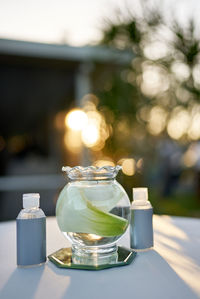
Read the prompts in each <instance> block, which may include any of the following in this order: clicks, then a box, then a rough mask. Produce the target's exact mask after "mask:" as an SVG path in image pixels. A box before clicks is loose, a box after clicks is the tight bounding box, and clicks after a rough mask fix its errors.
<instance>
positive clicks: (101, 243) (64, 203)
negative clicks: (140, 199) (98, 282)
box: [56, 166, 130, 257]
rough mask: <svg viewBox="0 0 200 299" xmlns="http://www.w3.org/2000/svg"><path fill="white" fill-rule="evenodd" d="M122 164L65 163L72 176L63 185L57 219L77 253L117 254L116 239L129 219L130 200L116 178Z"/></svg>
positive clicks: (126, 225) (119, 236) (65, 168)
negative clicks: (71, 165) (112, 165)
mask: <svg viewBox="0 0 200 299" xmlns="http://www.w3.org/2000/svg"><path fill="white" fill-rule="evenodd" d="M120 169H121V166H116V167H111V166H104V167H94V166H89V167H81V166H76V167H73V168H71V167H63V168H62V171H64V172H65V173H66V175H67V177H68V179H69V182H68V184H67V185H66V186H65V187H64V188H63V189H62V191H61V193H60V195H59V197H58V201H57V205H56V219H57V223H58V226H59V228H60V230H61V232H62V233H63V234H64V236H65V237H67V238H68V239H69V240H70V242H71V243H72V253H73V254H74V255H75V256H85V255H86V256H95V255H98V256H102V257H103V256H106V255H111V254H115V253H116V250H117V247H116V242H117V241H118V240H119V239H120V238H121V236H122V235H123V234H124V233H125V231H126V229H127V227H128V225H129V221H130V201H129V198H128V195H127V194H126V192H125V190H124V189H123V187H122V186H121V185H120V184H119V183H118V182H117V181H116V179H115V178H116V176H117V174H118V171H119V170H120Z"/></svg>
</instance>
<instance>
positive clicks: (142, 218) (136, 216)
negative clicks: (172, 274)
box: [130, 188, 153, 250]
mask: <svg viewBox="0 0 200 299" xmlns="http://www.w3.org/2000/svg"><path fill="white" fill-rule="evenodd" d="M152 217H153V208H152V205H151V203H150V202H149V201H148V189H147V188H133V202H132V205H131V225H130V243H131V244H130V245H131V248H133V249H136V250H147V249H150V248H152V247H153V224H152Z"/></svg>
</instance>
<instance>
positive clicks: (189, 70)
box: [0, 0, 200, 220]
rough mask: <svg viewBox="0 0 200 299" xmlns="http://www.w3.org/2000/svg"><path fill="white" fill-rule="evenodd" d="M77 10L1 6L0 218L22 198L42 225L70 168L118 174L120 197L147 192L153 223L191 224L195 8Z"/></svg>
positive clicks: (195, 200)
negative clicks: (29, 199) (116, 168)
mask: <svg viewBox="0 0 200 299" xmlns="http://www.w3.org/2000/svg"><path fill="white" fill-rule="evenodd" d="M77 2H78V3H77ZM81 3H82V2H79V1H73V3H68V6H66V5H67V4H66V3H65V2H64V1H61V0H60V1H59V3H57V4H55V6H52V4H49V3H47V2H46V0H43V1H42V2H37V1H36V2H35V3H34V5H32V6H31V7H30V6H29V5H28V4H25V3H24V1H23V0H20V4H19V3H18V4H17V6H16V7H13V5H14V4H13V3H11V2H10V1H7V2H5V3H4V4H3V3H2V4H0V6H2V7H1V8H2V9H0V25H1V26H0V36H1V37H2V38H1V39H0V220H6V219H14V218H15V217H16V215H17V214H18V211H19V210H20V208H21V196H22V193H23V192H40V194H41V206H42V208H43V209H44V211H45V212H46V214H47V215H53V214H54V211H55V203H56V199H57V194H58V192H59V190H60V188H62V186H63V185H64V184H65V182H66V181H65V179H64V178H63V176H62V175H61V167H62V166H63V165H70V166H75V165H78V164H81V165H89V164H93V165H97V166H102V165H116V164H120V165H122V172H121V174H120V175H119V180H120V182H121V183H122V185H123V186H124V187H125V189H126V191H127V192H128V194H129V197H130V199H131V189H132V187H136V186H147V187H149V189H150V200H151V201H152V204H153V205H154V210H155V212H156V213H164V214H173V215H185V216H196V217H199V215H200V41H199V29H200V24H199V21H198V20H199V17H198V10H197V9H196V10H195V12H194V7H198V5H199V4H198V1H195V0H194V1H191V2H190V4H188V2H187V1H182V2H181V3H180V2H177V3H176V4H175V3H172V1H162V5H161V3H160V2H159V1H144V0H138V1H136V0H135V1H134V5H133V1H127V2H126V5H125V4H122V3H121V2H120V1H107V2H106V3H105V1H104V0H98V1H97V2H95V5H94V3H93V2H92V1H90V0H87V1H84V6H83V4H81ZM92 3H93V4H92ZM105 4H107V5H105ZM20 5H21V6H22V7H23V9H20ZM11 7H12V9H10V8H11ZM105 7H106V8H105ZM88 11H89V12H90V13H89V14H88ZM172 11H176V12H177V14H171V13H170V12H172ZM25 12H26V13H25ZM111 12H112V13H111ZM13 13H14V14H13ZM16 16H17V17H16ZM36 16H37V18H36ZM86 16H88V18H87V17H86ZM94 20H97V22H96V23H94ZM84 21H85V22H87V26H88V27H87V28H89V30H88V32H87V30H86V27H84V26H85V24H86V23H84ZM70 30H71V34H70V33H69V32H70ZM87 34H88V35H87ZM8 38H9V39H8ZM23 40H24V41H23ZM39 42H40V43H39ZM86 43H89V44H90V46H88V45H87V46H86V45H85V44H86Z"/></svg>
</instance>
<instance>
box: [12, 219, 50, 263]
mask: <svg viewBox="0 0 200 299" xmlns="http://www.w3.org/2000/svg"><path fill="white" fill-rule="evenodd" d="M16 221H17V265H19V266H28V265H37V264H41V263H44V262H45V261H46V217H42V218H35V219H17V220H16Z"/></svg>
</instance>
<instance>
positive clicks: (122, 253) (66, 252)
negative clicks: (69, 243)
mask: <svg viewBox="0 0 200 299" xmlns="http://www.w3.org/2000/svg"><path fill="white" fill-rule="evenodd" d="M136 254H137V253H136V252H135V251H133V250H132V249H129V248H125V247H121V246H118V247H117V253H116V254H114V255H111V256H108V257H104V258H99V259H97V258H94V257H93V258H88V257H87V258H83V257H77V256H76V257H75V256H73V254H72V250H71V247H68V248H61V249H60V250H58V251H56V252H54V253H52V254H50V255H49V256H48V258H49V260H50V261H51V262H52V263H54V264H55V265H56V266H57V267H60V268H67V269H82V270H102V269H106V268H112V267H119V266H126V265H129V264H130V263H132V262H133V260H134V259H135V257H136Z"/></svg>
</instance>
